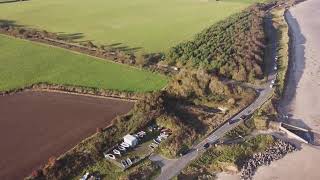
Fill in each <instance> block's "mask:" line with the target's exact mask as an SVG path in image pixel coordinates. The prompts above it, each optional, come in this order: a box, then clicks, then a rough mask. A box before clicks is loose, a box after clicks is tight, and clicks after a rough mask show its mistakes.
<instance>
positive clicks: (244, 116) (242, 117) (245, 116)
mask: <svg viewBox="0 0 320 180" xmlns="http://www.w3.org/2000/svg"><path fill="white" fill-rule="evenodd" d="M247 117H248V115H246V114H244V115H242V116H240V118H241V119H243V120H246V119H247Z"/></svg>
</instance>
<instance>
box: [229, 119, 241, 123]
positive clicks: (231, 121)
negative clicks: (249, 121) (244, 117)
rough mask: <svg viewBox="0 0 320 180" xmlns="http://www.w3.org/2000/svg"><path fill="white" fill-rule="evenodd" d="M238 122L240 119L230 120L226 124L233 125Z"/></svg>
mask: <svg viewBox="0 0 320 180" xmlns="http://www.w3.org/2000/svg"><path fill="white" fill-rule="evenodd" d="M239 121H241V119H230V120H229V122H228V123H229V124H234V123H237V122H239Z"/></svg>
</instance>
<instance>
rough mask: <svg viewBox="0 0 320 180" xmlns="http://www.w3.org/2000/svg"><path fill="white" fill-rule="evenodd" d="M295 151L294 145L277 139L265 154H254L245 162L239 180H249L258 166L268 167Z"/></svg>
mask: <svg viewBox="0 0 320 180" xmlns="http://www.w3.org/2000/svg"><path fill="white" fill-rule="evenodd" d="M296 150H297V148H296V147H295V146H294V145H292V144H290V143H287V142H284V141H282V140H280V139H277V140H276V141H275V143H274V145H273V146H271V147H269V148H268V149H267V150H266V151H265V152H262V153H257V154H254V155H252V156H251V157H250V158H249V159H248V160H247V161H246V162H245V164H244V165H243V167H242V170H241V179H243V180H251V179H252V177H253V175H254V174H255V172H256V170H257V169H258V167H259V166H263V165H270V164H271V162H272V161H275V160H279V159H281V158H283V157H284V156H285V155H286V154H288V153H290V152H293V151H296Z"/></svg>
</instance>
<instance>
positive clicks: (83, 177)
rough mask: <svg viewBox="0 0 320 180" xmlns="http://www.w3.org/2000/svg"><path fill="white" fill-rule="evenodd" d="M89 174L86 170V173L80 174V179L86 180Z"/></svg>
mask: <svg viewBox="0 0 320 180" xmlns="http://www.w3.org/2000/svg"><path fill="white" fill-rule="evenodd" d="M89 175H90V173H89V172H86V173H85V174H84V175H83V176H82V178H81V179H80V180H87V179H88V177H89Z"/></svg>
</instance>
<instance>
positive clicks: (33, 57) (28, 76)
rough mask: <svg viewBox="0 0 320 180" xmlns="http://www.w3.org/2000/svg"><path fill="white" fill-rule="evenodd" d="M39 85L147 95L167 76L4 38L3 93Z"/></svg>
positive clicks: (0, 41)
mask: <svg viewBox="0 0 320 180" xmlns="http://www.w3.org/2000/svg"><path fill="white" fill-rule="evenodd" d="M37 82H48V83H54V84H64V85H76V86H87V87H96V88H103V89H111V90H120V91H132V92H146V91H154V90H159V89H161V88H163V87H164V86H165V85H166V83H167V78H166V77H165V76H162V75H159V74H155V73H151V72H148V71H145V70H140V69H137V68H133V67H130V66H127V65H122V64H116V63H113V62H108V61H105V60H100V59H96V58H93V57H89V56H86V55H81V54H75V53H72V52H70V51H67V50H64V49H60V48H55V47H49V46H47V45H41V44H38V43H34V42H29V41H24V40H20V39H14V38H11V37H7V36H3V35H0V91H6V90H11V89H15V88H20V87H23V86H27V85H31V84H34V83H37Z"/></svg>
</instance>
